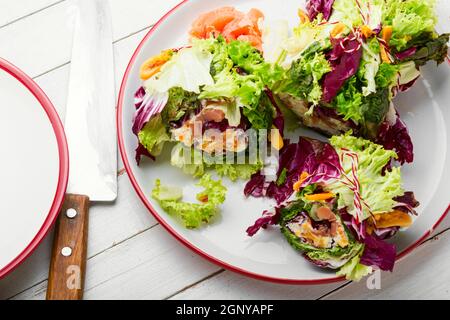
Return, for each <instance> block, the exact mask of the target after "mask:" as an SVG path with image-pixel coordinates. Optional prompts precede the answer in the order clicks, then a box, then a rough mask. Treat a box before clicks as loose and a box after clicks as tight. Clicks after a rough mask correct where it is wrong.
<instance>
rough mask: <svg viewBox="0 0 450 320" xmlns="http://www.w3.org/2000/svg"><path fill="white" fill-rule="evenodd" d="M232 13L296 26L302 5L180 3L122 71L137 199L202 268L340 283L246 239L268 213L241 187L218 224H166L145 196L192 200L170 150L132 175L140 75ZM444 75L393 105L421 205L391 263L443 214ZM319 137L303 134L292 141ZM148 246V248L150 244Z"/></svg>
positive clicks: (263, 239)
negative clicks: (407, 138)
mask: <svg viewBox="0 0 450 320" xmlns="http://www.w3.org/2000/svg"><path fill="white" fill-rule="evenodd" d="M225 5H231V6H235V7H236V8H237V9H240V10H243V11H248V10H249V9H250V8H252V7H255V8H258V9H260V10H262V11H263V12H264V13H265V15H266V18H268V19H288V20H289V21H290V22H291V26H293V25H294V24H295V23H297V22H298V17H297V9H298V8H299V6H303V7H304V1H297V0H286V1H282V2H280V1H273V0H246V1H242V0H239V1H238V0H228V1H227V0H209V1H204V0H203V1H202V0H189V1H184V2H182V3H180V4H179V5H178V6H177V7H175V8H174V9H173V10H172V11H170V12H169V13H168V14H167V15H166V16H164V17H163V18H162V19H161V20H160V21H159V22H158V23H157V25H156V26H155V27H154V28H153V29H152V30H151V31H150V32H149V33H148V34H147V36H146V37H145V38H144V40H143V41H142V42H141V44H140V45H139V47H138V48H137V50H136V52H135V53H134V55H133V57H132V59H131V61H130V63H129V66H128V68H127V70H126V73H125V76H124V79H123V83H122V87H121V90H120V96H119V104H118V114H117V121H118V134H119V147H120V152H121V155H122V159H123V162H124V164H125V167H126V170H127V172H128V175H129V177H130V179H131V182H132V184H133V186H134V188H135V189H136V192H137V194H138V195H139V197H140V198H141V199H142V201H143V202H144V204H145V205H146V207H147V208H148V209H149V211H150V212H151V213H152V214H153V215H154V216H155V217H156V219H157V220H158V221H159V222H160V223H161V224H162V225H163V226H164V227H165V228H166V229H167V230H168V231H169V232H170V233H171V234H172V235H173V236H174V237H175V238H177V239H178V240H179V241H180V242H181V243H183V244H184V245H186V246H187V247H188V248H190V249H191V250H193V251H194V252H196V253H198V254H200V255H201V256H203V257H205V258H207V259H208V260H210V261H212V262H214V263H216V264H218V265H220V266H222V267H224V268H227V269H229V270H232V271H235V272H239V273H241V274H244V275H247V276H250V277H254V278H257V279H262V280H268V281H273V282H279V283H289V284H320V283H330V282H335V281H340V280H343V279H342V278H338V277H336V276H335V275H334V274H333V273H331V272H326V271H323V270H321V269H318V268H315V267H314V266H312V265H311V264H310V263H308V262H307V261H305V260H304V259H303V258H302V257H301V256H300V255H299V254H298V253H297V252H295V251H294V250H293V249H292V248H291V247H290V246H289V245H288V243H287V242H286V241H285V239H284V237H283V236H282V235H281V234H280V232H279V231H278V230H276V228H273V229H271V230H268V231H266V232H262V233H260V234H259V235H257V236H256V237H254V238H252V239H249V238H248V237H247V236H246V234H245V230H246V228H247V227H248V226H249V225H252V224H253V222H254V221H255V220H256V219H257V218H258V217H260V215H261V212H262V211H263V210H264V209H266V208H267V207H268V205H269V203H268V202H265V201H261V200H260V199H245V198H244V196H243V194H242V190H243V185H244V183H242V182H241V183H231V182H226V185H227V187H228V189H229V191H228V195H227V201H226V202H225V204H224V206H223V209H222V215H221V218H220V219H219V221H216V222H215V223H214V224H212V225H210V226H207V227H205V228H203V229H201V230H196V231H191V230H186V229H184V228H183V227H182V226H181V225H179V224H178V223H177V222H176V221H175V220H173V219H172V218H171V217H169V216H168V215H167V214H166V213H165V212H164V211H163V210H161V208H160V207H159V206H158V204H157V203H155V202H154V201H152V199H151V197H150V194H151V190H152V188H153V186H154V182H155V180H156V179H157V178H160V179H162V180H163V182H166V183H169V184H172V185H173V184H175V185H179V186H181V187H183V188H184V193H185V194H186V195H189V194H194V193H195V190H194V188H193V187H192V186H193V185H194V180H193V179H191V178H189V177H187V176H185V175H184V174H183V173H182V172H180V171H179V169H177V168H173V167H171V166H170V161H169V159H170V150H167V152H166V153H165V154H164V155H163V156H161V157H160V158H158V160H157V161H156V162H151V161H146V162H145V163H143V164H142V165H141V166H140V167H138V166H137V165H136V163H135V161H134V150H135V148H136V143H137V142H136V137H135V136H134V135H133V133H132V131H131V123H132V118H133V113H134V110H135V109H134V104H133V97H134V96H133V95H134V92H135V91H136V90H137V88H138V87H139V86H140V80H139V67H140V65H141V64H142V63H143V62H144V61H145V60H146V59H147V58H148V57H150V56H153V55H155V54H158V53H159V52H160V51H161V50H164V49H167V48H176V47H180V46H183V45H185V44H186V42H187V40H188V35H187V32H188V30H189V28H190V25H191V23H192V21H193V20H194V19H195V18H196V17H197V16H198V15H199V14H201V13H203V12H205V11H209V10H212V9H215V8H218V7H221V6H225ZM449 12H450V5H449V4H448V3H447V2H446V1H444V0H441V1H438V13H439V15H440V17H441V19H440V24H439V29H440V30H439V31H448V30H450V25H449V22H448V20H447V19H446V17H447V15H448V13H449ZM449 87H450V68H449V67H448V66H446V65H444V66H441V67H440V68H439V69H437V68H436V66H435V65H434V64H430V65H428V66H427V67H426V68H424V70H423V78H422V79H421V80H420V81H419V82H418V83H417V84H416V86H415V87H414V88H413V90H411V91H409V92H408V93H406V94H403V95H402V96H400V97H399V98H398V99H397V100H396V105H397V107H398V109H399V110H400V113H401V115H402V118H403V119H404V120H405V121H406V122H407V124H408V126H409V128H410V132H411V135H412V138H413V140H414V143H415V150H416V160H415V162H414V164H412V165H409V166H405V167H404V168H403V172H404V174H403V175H404V180H405V187H406V189H408V190H413V191H414V192H415V194H416V196H417V198H418V199H419V200H420V201H421V204H422V205H421V207H420V209H419V213H420V217H419V218H418V219H417V220H416V222H415V224H414V226H413V227H411V228H410V229H408V230H407V231H405V232H401V233H400V234H399V235H398V236H397V238H396V240H395V241H396V244H397V246H398V249H399V255H398V258H399V259H400V258H401V257H404V256H405V255H406V254H407V253H409V252H411V251H412V250H413V249H414V248H416V247H417V246H418V245H419V244H420V243H421V242H422V241H423V240H424V239H426V237H427V236H429V235H430V233H431V232H432V231H433V230H434V228H436V226H437V225H438V224H439V223H440V222H441V221H442V220H443V218H444V217H445V215H446V214H447V213H448V210H449V203H450V201H449V200H450V196H449V195H448V190H449V189H450V166H449V165H448V164H449V163H450V153H449V150H448V147H449V142H448V137H449V135H450V126H449V125H448V123H450V109H449V108H448V107H447V104H448V101H450V91H449V90H447V88H449ZM295 134H296V135H298V134H304V135H308V136H312V137H318V136H317V135H315V134H314V133H311V132H310V131H306V130H299V131H298V132H296V133H295ZM149 245H151V244H149Z"/></svg>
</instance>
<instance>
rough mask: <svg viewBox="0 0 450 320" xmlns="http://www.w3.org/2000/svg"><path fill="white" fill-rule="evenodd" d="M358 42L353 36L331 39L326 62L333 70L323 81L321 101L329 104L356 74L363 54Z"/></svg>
mask: <svg viewBox="0 0 450 320" xmlns="http://www.w3.org/2000/svg"><path fill="white" fill-rule="evenodd" d="M360 41H361V40H360V39H358V38H357V37H356V36H354V35H353V34H350V35H349V36H348V37H346V38H332V39H331V44H332V46H333V50H332V51H331V52H330V53H329V54H328V60H329V62H330V64H331V66H332V68H333V70H332V71H331V72H329V73H327V74H326V75H325V77H324V80H323V96H322V100H323V101H325V102H327V103H330V102H331V101H332V100H333V99H334V98H335V97H336V95H337V94H338V92H339V90H340V89H341V88H342V86H343V85H344V83H345V82H346V81H347V80H348V79H350V78H351V77H352V76H354V75H355V74H356V72H358V69H359V66H360V63H361V58H362V53H363V49H362V46H361V43H360Z"/></svg>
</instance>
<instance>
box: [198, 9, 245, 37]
mask: <svg viewBox="0 0 450 320" xmlns="http://www.w3.org/2000/svg"><path fill="white" fill-rule="evenodd" d="M243 15H244V14H243V13H242V12H239V11H237V10H236V9H235V8H233V7H223V8H220V9H216V10H214V11H211V12H207V13H204V14H202V15H200V17H198V18H197V20H195V21H194V23H193V24H192V30H191V32H190V33H191V35H192V36H195V37H197V38H206V37H208V36H209V35H210V34H211V32H212V31H217V32H219V33H221V32H222V31H223V29H224V28H225V26H226V25H227V24H229V23H230V22H231V21H233V20H235V19H237V18H241V17H243Z"/></svg>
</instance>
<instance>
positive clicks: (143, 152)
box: [132, 87, 169, 165]
mask: <svg viewBox="0 0 450 320" xmlns="http://www.w3.org/2000/svg"><path fill="white" fill-rule="evenodd" d="M168 99H169V95H168V93H155V94H148V93H146V92H145V89H144V88H143V87H140V88H139V90H138V91H137V92H136V93H135V95H134V105H135V107H136V112H135V114H134V117H133V126H132V130H133V133H134V134H135V135H136V136H139V132H140V131H141V130H142V129H143V128H144V127H145V125H146V124H147V122H148V121H150V119H151V118H152V117H153V116H155V115H157V114H160V113H161V112H162V110H163V109H164V107H165V106H166V104H167V101H168ZM142 156H145V157H149V158H151V159H153V160H155V157H154V156H152V155H151V154H150V152H149V151H148V150H147V149H146V148H145V147H144V146H143V145H142V144H141V143H139V145H138V147H137V149H136V156H135V158H136V163H137V164H138V165H140V163H141V158H142Z"/></svg>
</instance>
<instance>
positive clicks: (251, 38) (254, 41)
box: [236, 35, 263, 51]
mask: <svg viewBox="0 0 450 320" xmlns="http://www.w3.org/2000/svg"><path fill="white" fill-rule="evenodd" d="M236 40H239V41H247V42H250V44H251V45H252V46H253V47H255V48H256V49H258V50H259V51H262V50H263V47H262V40H261V37H258V36H255V35H241V36H239V37H238V38H237V39H236Z"/></svg>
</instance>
